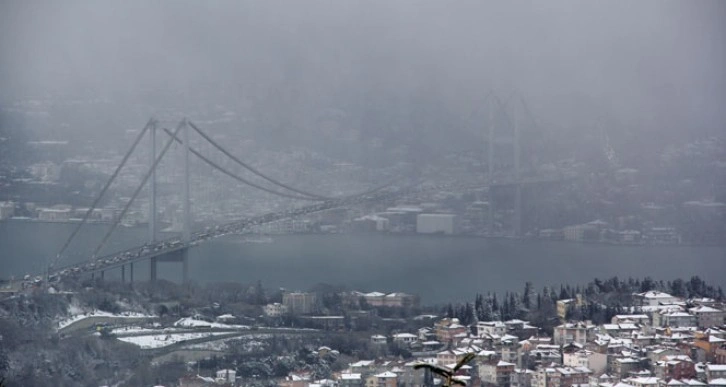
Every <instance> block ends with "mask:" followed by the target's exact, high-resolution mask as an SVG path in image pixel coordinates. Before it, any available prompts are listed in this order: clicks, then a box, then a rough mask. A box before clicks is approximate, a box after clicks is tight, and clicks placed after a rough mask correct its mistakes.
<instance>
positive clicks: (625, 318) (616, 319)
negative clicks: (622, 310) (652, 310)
mask: <svg viewBox="0 0 726 387" xmlns="http://www.w3.org/2000/svg"><path fill="white" fill-rule="evenodd" d="M610 323H612V324H620V323H633V324H640V325H650V317H648V315H646V314H618V315H615V316H613V318H612V319H610Z"/></svg>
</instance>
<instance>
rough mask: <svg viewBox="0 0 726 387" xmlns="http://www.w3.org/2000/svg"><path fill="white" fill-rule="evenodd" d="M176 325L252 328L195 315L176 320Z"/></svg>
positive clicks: (185, 326)
mask: <svg viewBox="0 0 726 387" xmlns="http://www.w3.org/2000/svg"><path fill="white" fill-rule="evenodd" d="M174 326H175V327H184V328H200V327H206V328H221V329H250V327H248V326H247V325H231V324H222V323H217V322H209V321H204V320H197V319H195V318H193V317H184V318H183V319H181V320H179V321H177V322H175V323H174Z"/></svg>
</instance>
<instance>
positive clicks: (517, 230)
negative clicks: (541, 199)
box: [512, 105, 522, 237]
mask: <svg viewBox="0 0 726 387" xmlns="http://www.w3.org/2000/svg"><path fill="white" fill-rule="evenodd" d="M512 110H513V114H512V121H513V126H514V144H513V147H514V182H515V183H514V184H515V186H514V236H515V237H520V236H522V180H521V175H520V166H519V162H520V147H519V120H518V119H517V105H515V106H514V109H512Z"/></svg>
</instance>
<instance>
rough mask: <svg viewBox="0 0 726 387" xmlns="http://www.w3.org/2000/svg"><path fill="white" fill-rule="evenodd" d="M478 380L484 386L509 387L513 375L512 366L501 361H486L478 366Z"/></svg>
mask: <svg viewBox="0 0 726 387" xmlns="http://www.w3.org/2000/svg"><path fill="white" fill-rule="evenodd" d="M478 368H479V379H480V380H481V382H482V383H484V384H489V385H496V386H499V387H509V386H510V384H511V377H512V374H513V373H514V364H513V363H508V362H506V361H502V360H492V361H486V362H482V363H480V364H478Z"/></svg>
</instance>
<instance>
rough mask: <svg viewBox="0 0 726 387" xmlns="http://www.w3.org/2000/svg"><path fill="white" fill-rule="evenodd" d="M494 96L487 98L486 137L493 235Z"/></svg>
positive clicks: (490, 219)
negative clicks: (487, 120) (487, 127)
mask: <svg viewBox="0 0 726 387" xmlns="http://www.w3.org/2000/svg"><path fill="white" fill-rule="evenodd" d="M494 99H495V97H494V95H492V96H491V98H489V122H488V124H489V125H488V126H489V133H488V136H487V156H488V158H489V160H488V161H487V164H488V167H489V174H488V181H489V205H488V206H487V207H488V210H489V214H488V222H489V234H490V235H491V234H493V233H494V195H493V192H494V189H493V188H492V187H491V183H492V182H493V181H494V108H495V106H496V105H495V103H496V101H495V100H494Z"/></svg>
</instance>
